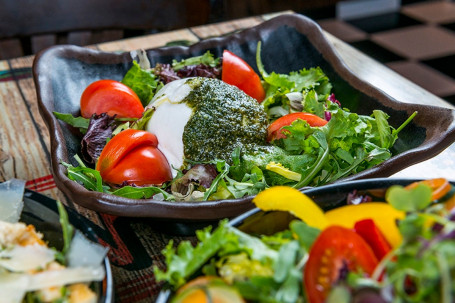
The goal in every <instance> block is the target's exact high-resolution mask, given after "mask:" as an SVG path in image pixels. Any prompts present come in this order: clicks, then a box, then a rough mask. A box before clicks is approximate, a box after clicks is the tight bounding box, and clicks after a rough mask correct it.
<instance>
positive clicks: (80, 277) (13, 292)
mask: <svg viewBox="0 0 455 303" xmlns="http://www.w3.org/2000/svg"><path fill="white" fill-rule="evenodd" d="M24 186H25V181H22V180H16V179H12V180H9V181H6V182H3V183H1V184H0V294H1V298H0V301H1V302H8V303H21V302H27V303H34V302H36V303H44V302H69V303H79V302H83V303H95V302H98V296H97V294H96V292H95V291H94V290H93V289H92V288H91V287H90V284H91V282H94V281H102V280H103V279H104V276H105V270H104V265H103V261H104V258H105V256H106V253H107V249H106V248H105V247H103V246H101V245H99V244H96V243H92V242H90V241H89V240H88V239H87V238H86V237H85V236H84V235H83V234H82V233H80V232H79V231H77V230H75V229H74V228H73V226H72V225H71V224H70V223H69V219H68V214H67V213H66V210H65V207H64V206H63V204H61V203H60V202H57V206H58V212H59V216H60V224H61V227H62V232H63V235H62V238H63V248H62V250H57V249H56V248H53V247H49V246H48V243H47V240H46V239H44V238H43V234H42V233H40V232H39V231H37V230H36V229H35V226H34V225H31V224H29V225H26V224H25V223H22V222H19V219H20V215H21V212H22V209H23V206H24V204H23V193H24Z"/></svg>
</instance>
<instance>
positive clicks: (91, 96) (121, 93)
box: [81, 80, 144, 118]
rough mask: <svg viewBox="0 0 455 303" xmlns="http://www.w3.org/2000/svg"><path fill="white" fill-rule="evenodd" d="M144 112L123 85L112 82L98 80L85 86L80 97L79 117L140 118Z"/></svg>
mask: <svg viewBox="0 0 455 303" xmlns="http://www.w3.org/2000/svg"><path fill="white" fill-rule="evenodd" d="M143 112H144V106H142V103H141V100H140V99H139V97H138V96H137V95H136V93H135V92H134V91H133V90H132V89H131V88H129V87H128V86H126V85H125V84H123V83H121V82H118V81H114V80H98V81H95V82H93V83H92V84H90V85H89V86H87V88H86V89H85V90H84V92H83V93H82V96H81V115H82V117H84V118H90V117H91V116H92V115H93V114H98V115H99V114H102V113H107V114H108V115H109V116H113V115H117V117H118V118H140V117H142V113H143Z"/></svg>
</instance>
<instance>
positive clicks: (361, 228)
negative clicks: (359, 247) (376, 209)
mask: <svg viewBox="0 0 455 303" xmlns="http://www.w3.org/2000/svg"><path fill="white" fill-rule="evenodd" d="M354 230H355V232H356V233H357V234H359V235H360V236H361V237H362V238H363V239H364V240H365V242H367V243H368V244H369V245H370V247H371V248H372V249H373V252H374V254H375V255H376V258H378V260H381V259H382V258H384V256H385V255H387V254H388V253H389V252H390V250H391V249H392V246H391V245H390V244H389V242H388V241H387V239H386V238H385V236H384V234H383V233H382V232H381V230H380V229H379V228H378V227H377V226H376V224H375V223H374V221H373V220H372V219H365V220H360V221H357V222H356V223H355V224H354Z"/></svg>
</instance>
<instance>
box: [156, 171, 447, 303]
mask: <svg viewBox="0 0 455 303" xmlns="http://www.w3.org/2000/svg"><path fill="white" fill-rule="evenodd" d="M422 180H425V179H422V178H409V179H406V178H370V179H362V180H351V181H347V182H342V183H332V184H327V185H323V186H320V187H313V188H307V189H302V190H300V191H301V192H302V193H304V194H305V195H307V196H317V195H321V194H332V193H348V192H351V191H352V190H368V189H383V188H389V187H390V186H392V185H401V186H406V185H408V184H411V183H413V182H418V181H422ZM449 182H450V183H451V184H452V185H455V181H449ZM259 212H262V210H261V209H260V208H257V207H254V208H253V209H250V210H249V211H247V212H245V213H243V214H240V215H238V216H237V217H235V218H232V219H230V220H229V222H228V225H229V226H232V227H238V226H239V225H240V224H242V222H243V221H245V220H246V219H247V218H249V217H251V216H252V215H254V214H256V213H259ZM271 212H274V211H271ZM168 286H169V285H167V284H165V285H164V286H163V288H162V289H161V290H160V292H159V293H158V296H157V299H156V301H155V303H166V302H169V299H170V298H171V296H172V294H173V291H172V290H171V289H170V288H169V287H168Z"/></svg>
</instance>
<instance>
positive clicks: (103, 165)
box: [96, 129, 172, 185]
mask: <svg viewBox="0 0 455 303" xmlns="http://www.w3.org/2000/svg"><path fill="white" fill-rule="evenodd" d="M157 145H158V140H157V138H156V136H155V135H154V134H151V133H149V132H146V131H141V130H135V129H127V130H124V131H122V132H120V133H119V134H118V135H116V136H115V137H114V138H112V139H111V140H110V141H109V142H108V143H107V144H106V146H105V147H104V149H103V151H102V152H101V155H100V157H99V159H98V162H97V164H96V170H98V171H99V172H100V174H101V177H102V178H103V180H104V181H106V182H108V183H112V184H122V183H124V182H126V183H128V184H133V183H134V184H136V185H161V184H163V183H164V182H166V181H169V180H171V179H172V174H171V168H170V166H169V163H168V162H167V159H166V157H165V156H164V155H163V154H162V153H161V151H160V150H159V149H158V148H157Z"/></svg>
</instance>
